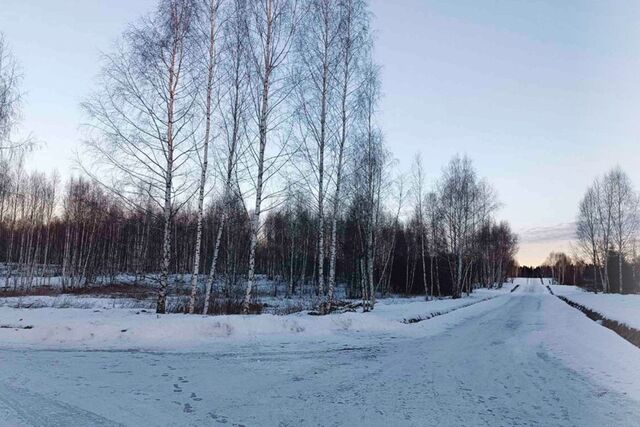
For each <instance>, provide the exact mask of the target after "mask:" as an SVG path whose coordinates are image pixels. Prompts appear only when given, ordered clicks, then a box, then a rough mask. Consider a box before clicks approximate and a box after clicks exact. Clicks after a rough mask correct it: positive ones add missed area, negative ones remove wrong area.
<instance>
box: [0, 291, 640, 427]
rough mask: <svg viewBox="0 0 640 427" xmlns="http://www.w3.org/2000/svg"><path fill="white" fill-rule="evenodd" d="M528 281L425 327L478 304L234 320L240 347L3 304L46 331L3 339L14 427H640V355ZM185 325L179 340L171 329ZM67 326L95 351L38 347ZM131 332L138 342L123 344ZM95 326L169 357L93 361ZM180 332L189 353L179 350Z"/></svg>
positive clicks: (1, 390)
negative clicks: (422, 318) (414, 320)
mask: <svg viewBox="0 0 640 427" xmlns="http://www.w3.org/2000/svg"><path fill="white" fill-rule="evenodd" d="M516 284H519V285H520V286H519V287H518V289H517V290H516V291H515V292H513V293H510V292H509V288H506V289H503V290H501V291H485V293H488V294H489V295H490V296H495V297H494V298H491V299H489V300H487V301H482V302H478V303H476V304H472V305H470V306H467V307H463V308H459V309H457V310H454V311H450V312H449V313H447V314H443V315H441V316H437V317H434V318H432V319H429V320H425V321H421V322H418V323H413V324H405V323H402V320H403V319H406V318H407V317H412V316H416V315H417V316H421V315H424V314H426V313H430V312H435V311H442V308H440V309H439V310H435V309H434V307H435V306H436V305H444V306H446V308H451V304H458V303H462V302H466V303H468V302H471V300H470V299H461V300H457V301H452V300H442V301H432V302H424V301H419V300H416V299H406V300H401V299H393V300H390V301H387V302H383V303H380V304H378V305H377V306H376V309H375V310H374V312H373V313H369V314H364V315H363V314H361V313H347V314H339V315H332V316H325V317H314V316H308V315H303V314H296V315H289V316H234V318H233V319H231V320H230V322H231V323H228V324H235V323H234V322H238V323H239V324H240V325H244V326H242V327H240V326H238V328H237V329H235V330H234V331H233V332H234V333H231V334H229V336H225V335H224V334H222V335H218V331H220V330H223V329H224V327H220V326H216V325H215V323H214V322H216V321H218V322H221V324H224V322H225V319H224V318H209V319H207V318H203V317H200V316H180V315H167V316H162V317H161V318H160V319H158V318H157V317H156V316H155V315H153V314H150V313H140V314H135V311H133V310H126V309H104V310H101V311H100V312H97V313H94V314H95V315H96V317H95V318H93V317H74V316H80V314H76V311H81V312H83V313H84V314H83V315H82V316H85V315H86V316H89V314H90V313H93V311H92V310H78V309H38V310H24V309H22V310H18V309H11V308H7V307H4V308H1V309H0V313H2V320H1V321H2V322H5V321H10V320H11V321H14V322H20V321H19V319H18V318H16V316H17V315H19V314H24V315H25V316H27V315H29V316H36V317H37V318H36V317H33V318H31V320H32V321H33V329H19V330H17V331H15V330H11V329H9V330H8V331H4V330H1V329H0V331H2V332H1V333H2V334H5V332H6V333H7V334H6V335H0V366H1V367H2V369H0V425H160V426H164V425H198V426H201V425H217V424H218V423H220V424H222V423H224V424H228V425H237V426H239V425H247V426H254V425H257V426H262V425H269V426H271V425H282V426H286V425H295V426H302V425H313V426H316V425H330V426H331V425H350V426H360V425H363V426H388V425H393V426H431V425H433V426H459V425H473V426H476V425H491V426H494V425H509V426H512V425H545V426H546V425H554V426H556V425H559V426H564V425H567V426H578V425H579V426H602V425H615V426H635V425H638V420H640V370H638V366H640V350H639V349H638V348H636V347H634V346H632V345H631V344H629V343H628V342H626V341H625V340H623V339H622V338H620V337H619V336H618V335H616V334H615V333H613V332H612V331H610V330H608V329H606V328H604V327H602V326H600V325H598V324H597V323H596V322H593V321H591V320H589V319H588V318H587V317H586V316H584V315H583V314H582V313H581V312H579V311H578V310H575V309H573V308H571V307H570V306H568V305H567V304H566V303H564V302H562V301H560V300H559V299H557V298H556V297H554V296H552V295H550V294H549V292H548V291H547V289H546V287H545V286H542V284H541V283H540V281H539V280H529V281H526V279H525V280H524V281H517V282H516ZM481 294H482V293H478V294H477V295H476V296H475V297H474V298H475V299H476V300H480V299H481V298H482V295H481ZM30 313H35V314H30ZM38 313H41V314H38ZM65 313H66V314H65ZM127 313H128V314H127ZM125 314H126V315H125ZM47 316H49V317H48V318H49V322H47V321H46V320H47ZM57 316H61V317H57ZM73 318H75V319H76V321H77V322H80V323H82V322H91V321H93V322H97V323H96V324H89V325H88V326H90V327H91V328H89V327H88V326H87V325H85V326H84V327H83V325H78V326H77V327H76V328H77V329H73V327H72V322H71V321H67V320H65V319H73ZM99 319H104V320H102V321H100V320H99ZM117 319H120V320H117ZM165 319H169V320H171V321H172V322H168V320H165ZM254 319H255V320H254ZM26 320H27V318H26V317H24V318H23V321H22V322H21V323H27V322H26ZM36 320H37V322H36ZM58 322H60V323H58ZM65 322H66V323H65ZM101 322H103V323H101ZM114 322H116V323H114ZM117 322H122V323H117ZM170 323H171V324H175V329H170V330H169V331H166V332H161V331H162V330H163V329H165V328H173V327H171V326H170ZM56 324H59V325H65V326H60V327H61V328H63V329H64V328H65V327H72V331H74V332H71V331H67V332H68V334H69V335H72V336H75V334H76V333H78V334H79V335H77V336H76V337H80V338H82V339H80V338H70V339H69V340H68V341H67V342H63V343H55V342H51V341H50V340H44V341H43V340H42V339H41V338H42V337H40V338H38V339H32V340H30V339H28V338H27V336H28V335H27V334H29V333H36V334H37V333H38V332H37V331H38V328H45V327H47V325H49V326H51V328H52V329H51V330H50V332H51V333H52V334H59V336H60V335H65V334H66V333H65V332H64V330H57V329H56V327H54V326H53V325H56ZM107 325H109V326H108V328H109V329H104V328H107ZM119 325H123V326H122V327H123V328H124V327H128V328H130V330H128V331H127V332H122V333H121V334H123V335H126V334H127V333H128V332H133V333H135V334H136V335H134V334H131V335H133V336H135V337H136V338H135V339H132V338H121V337H117V338H116V336H119V335H120V331H118V333H117V334H115V333H114V330H113V326H117V327H120V326H119ZM145 325H147V326H145ZM154 325H155V326H154ZM198 325H200V326H198ZM205 325H206V326H205ZM269 325H270V326H269ZM283 325H289V326H291V325H297V326H300V325H302V326H303V327H304V330H296V328H295V327H294V330H291V329H290V328H289V329H287V330H282V326H283ZM391 325H393V326H391ZM138 326H140V327H144V328H151V327H153V328H154V329H153V330H156V331H158V332H157V333H158V334H161V335H160V336H148V337H146V338H145V336H144V335H145V334H147V333H150V330H144V333H143V332H142V331H139V332H136V329H135V328H137V327H138ZM85 327H86V328H87V329H95V330H96V331H98V334H102V338H101V340H100V342H99V343H98V344H99V345H94V346H95V347H96V348H99V347H109V345H111V346H112V348H126V347H127V346H132V347H131V348H141V347H142V348H144V347H145V346H147V345H149V346H150V347H153V346H152V345H151V343H155V345H157V350H156V351H138V350H111V351H95V350H94V351H86V350H81V349H80V348H82V346H84V345H86V343H87V339H86V336H84V335H83V334H84V333H85V332H84V331H85ZM192 328H196V329H198V328H201V329H199V330H198V331H199V332H198V333H194V332H191V329H192ZM252 328H253V329H252ZM269 330H271V332H269ZM241 331H245V332H241ZM247 331H248V332H247ZM179 333H182V334H183V335H185V336H186V337H185V338H184V339H185V341H184V342H182V343H181V342H179V341H173V342H169V341H168V337H169V336H175V335H176V334H179ZM112 334H113V336H112V337H111V338H109V336H111V335H112ZM194 336H195V337H196V338H194ZM20 337H22V339H20ZM83 337H84V338H83ZM197 337H200V338H197ZM205 337H206V338H207V339H205ZM5 338H9V339H10V340H12V341H11V342H7V341H6V340H5ZM127 339H129V340H130V341H129V342H127ZM145 340H147V341H145ZM165 341H167V342H165ZM89 342H90V341H89ZM79 343H82V345H79ZM163 343H164V344H163ZM94 344H96V343H94ZM107 344H108V345H107ZM194 344H196V345H194ZM180 345H183V346H182V347H180ZM163 346H164V349H162V347H163ZM46 347H49V348H56V350H51V349H49V350H43V349H42V348H46ZM89 347H91V346H89ZM74 348H75V349H74ZM178 350H179V351H178Z"/></svg>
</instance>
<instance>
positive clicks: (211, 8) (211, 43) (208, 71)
mask: <svg viewBox="0 0 640 427" xmlns="http://www.w3.org/2000/svg"><path fill="white" fill-rule="evenodd" d="M220 1H221V0H201V4H200V6H201V8H202V18H201V19H200V20H199V21H200V22H198V24H199V25H197V27H196V30H195V33H196V38H201V39H202V41H203V43H202V45H203V48H202V49H201V51H202V52H203V53H204V57H205V61H204V70H203V71H204V75H205V76H206V78H205V80H206V81H205V84H204V88H205V89H204V137H203V143H202V156H201V158H200V161H201V166H200V186H199V188H198V208H197V215H198V225H197V226H196V247H195V251H194V252H195V253H194V257H193V274H192V275H191V296H190V298H189V313H190V314H193V313H194V311H195V303H196V294H197V290H198V277H199V275H200V257H201V255H200V250H201V248H202V219H203V210H204V195H205V186H206V182H207V172H208V171H207V169H208V165H209V144H210V141H211V134H212V131H211V130H212V116H213V110H214V105H213V101H214V81H215V79H216V72H217V63H216V62H217V49H218V38H219V37H218V27H219V24H218V14H219V9H220Z"/></svg>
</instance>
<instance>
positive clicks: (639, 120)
mask: <svg viewBox="0 0 640 427" xmlns="http://www.w3.org/2000/svg"><path fill="white" fill-rule="evenodd" d="M155 3H156V2H155V0H56V1H49V0H2V12H1V13H0V31H3V32H4V33H5V35H6V37H7V40H8V42H9V43H10V44H11V46H12V48H13V50H14V52H15V54H16V56H17V57H18V59H19V61H20V62H21V63H22V65H23V68H24V73H25V82H24V83H25V89H26V91H27V97H26V105H25V110H24V116H25V117H24V123H23V129H24V130H25V131H30V132H33V133H34V134H35V136H37V137H38V138H40V139H41V140H43V141H46V142H47V146H46V147H44V148H43V149H42V150H41V151H39V152H38V153H36V154H35V155H34V156H33V160H32V162H31V164H32V166H33V167H35V168H38V169H42V170H52V169H53V168H57V169H59V170H60V171H61V173H63V174H68V170H69V168H70V167H71V165H72V162H71V158H72V156H73V152H74V149H75V148H76V147H77V144H78V140H79V137H80V133H79V131H78V126H79V124H80V123H81V120H82V116H81V114H80V110H79V107H78V105H79V103H80V102H81V101H82V99H83V98H84V97H85V96H86V95H87V94H88V93H89V92H90V91H91V89H92V87H93V81H94V78H95V76H96V74H97V72H98V71H99V52H100V51H108V50H109V47H110V45H111V44H112V42H113V41H114V40H115V38H117V37H118V35H119V34H120V33H121V32H122V30H123V29H124V28H125V26H126V24H127V23H128V22H130V21H132V20H134V19H136V18H137V17H138V16H140V15H141V14H142V13H144V12H146V11H149V10H151V9H152V8H153V7H154V5H155ZM372 9H373V12H374V13H375V14H376V18H375V21H374V26H375V28H376V31H377V44H376V45H377V47H376V57H377V60H378V62H380V63H381V64H382V66H383V74H382V75H383V92H384V95H385V96H384V98H383V101H382V106H381V122H382V126H383V129H384V132H385V135H386V139H387V142H388V144H389V146H390V148H391V149H392V150H393V151H394V153H395V155H396V157H397V158H398V159H399V160H400V167H401V168H403V169H408V168H409V166H410V163H411V161H412V158H413V156H414V154H415V153H416V152H417V151H421V152H422V156H423V158H424V160H425V166H426V169H427V171H428V173H429V178H430V179H432V180H433V179H435V178H436V177H437V175H439V173H440V169H441V167H442V165H443V164H444V163H445V162H446V161H447V160H448V159H449V158H450V157H451V156H453V155H454V154H455V153H466V154H468V155H469V156H470V157H471V158H473V159H474V161H475V164H476V166H477V169H478V170H479V172H480V174H481V175H484V176H486V177H488V178H489V180H490V182H492V183H493V184H494V186H495V187H496V189H497V191H498V193H499V196H500V199H501V201H502V202H503V204H504V207H503V208H502V210H501V211H500V214H499V216H500V217H502V218H505V219H508V220H509V221H510V222H511V223H512V224H513V226H514V228H515V229H516V230H517V231H519V232H522V237H523V243H522V250H521V253H520V255H519V257H520V260H521V261H522V262H528V263H537V262H540V261H542V259H543V258H544V257H545V256H546V253H547V252H548V251H549V250H551V249H553V248H554V247H556V246H557V247H566V239H567V237H568V236H569V235H570V231H568V229H567V226H566V224H567V223H570V222H571V221H573V220H574V217H575V211H576V205H577V202H578V200H579V198H580V197H581V195H582V193H583V191H584V189H585V187H586V186H587V185H588V183H589V182H590V181H591V180H592V178H593V177H594V176H596V175H598V174H601V173H603V172H604V171H605V170H606V169H608V168H610V167H612V166H613V165H615V164H620V165H621V166H622V167H623V168H624V169H626V170H627V171H628V172H629V174H630V175H631V177H632V179H633V181H634V182H635V183H636V185H640V169H639V166H640V144H639V139H640V25H639V23H640V2H638V1H636V0H629V1H600V0H582V1H577V0H564V1H552V0H544V1H541V0H527V1H525V0H522V1H515V0H510V1H508V0H502V1H498V0H493V1H490V0H437V1H431V0H395V1H391V0H372ZM561 240H564V241H561Z"/></svg>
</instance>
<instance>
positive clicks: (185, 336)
mask: <svg viewBox="0 0 640 427" xmlns="http://www.w3.org/2000/svg"><path fill="white" fill-rule="evenodd" d="M509 289H510V288H509V286H508V285H507V286H505V287H504V288H502V289H498V290H486V289H481V290H477V291H476V292H474V293H472V294H471V295H470V296H468V297H465V298H460V299H450V298H446V299H437V300H432V301H425V299H424V297H415V298H389V299H383V300H380V301H379V302H378V304H376V308H375V310H374V311H372V312H369V313H341V314H333V315H330V316H310V315H308V314H307V312H306V311H304V312H299V313H295V314H289V315H286V316H278V315H273V314H262V315H248V316H238V315H229V316H199V315H184V314H167V315H163V316H158V315H156V314H155V313H154V312H153V310H151V309H149V308H148V307H146V303H145V302H144V301H143V302H142V305H136V304H141V303H140V302H139V301H136V300H132V299H128V298H124V299H114V298H92V297H82V296H70V295H63V296H56V297H49V296H45V297H39V296H36V297H16V298H4V299H0V347H11V348H21V347H28V348H39V349H42V348H46V349H69V348H76V349H77V348H80V349H91V350H104V349H109V350H114V349H120V350H122V349H136V350H172V351H176V350H194V349H202V348H203V347H206V346H207V345H208V344H210V343H211V342H212V341H215V340H233V339H236V340H238V339H247V338H252V337H257V336H267V335H268V336H281V337H287V336H291V335H304V336H308V337H309V336H316V337H317V336H325V335H331V334H336V333H342V332H345V331H356V332H369V333H374V332H375V333H384V332H394V331H398V332H400V331H403V330H407V331H409V330H411V328H410V327H409V325H406V324H405V323H410V322H416V321H421V320H425V319H430V318H432V317H434V316H437V315H441V314H445V313H448V312H450V311H453V310H456V309H458V308H461V307H466V306H469V305H472V304H476V303H478V302H481V301H484V300H487V299H491V298H494V297H497V296H499V295H503V294H504V293H506V292H509ZM22 307H35V308H30V309H25V308H22Z"/></svg>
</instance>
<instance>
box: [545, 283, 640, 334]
mask: <svg viewBox="0 0 640 427" xmlns="http://www.w3.org/2000/svg"><path fill="white" fill-rule="evenodd" d="M551 289H553V292H554V293H555V294H556V295H560V296H563V297H565V298H567V299H569V300H571V301H573V302H575V303H576V304H580V305H581V306H583V307H586V308H589V309H591V310H592V311H595V312H596V313H599V314H601V315H602V316H603V317H606V318H607V319H610V320H615V321H616V322H618V323H622V324H625V325H627V326H630V327H632V328H634V329H638V330H640V295H622V294H603V293H598V294H595V293H593V292H587V291H585V290H583V289H581V288H578V287H576V286H565V285H552V286H551Z"/></svg>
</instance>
